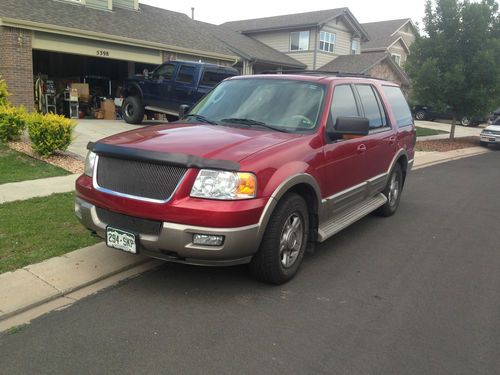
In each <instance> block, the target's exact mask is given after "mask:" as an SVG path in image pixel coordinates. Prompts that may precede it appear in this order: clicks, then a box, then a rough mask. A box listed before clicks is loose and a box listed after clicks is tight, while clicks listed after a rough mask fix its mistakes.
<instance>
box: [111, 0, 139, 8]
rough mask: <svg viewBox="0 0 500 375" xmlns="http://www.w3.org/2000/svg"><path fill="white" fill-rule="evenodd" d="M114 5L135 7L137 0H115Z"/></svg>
mask: <svg viewBox="0 0 500 375" xmlns="http://www.w3.org/2000/svg"><path fill="white" fill-rule="evenodd" d="M113 6H116V7H120V8H127V9H135V6H136V2H135V0H113Z"/></svg>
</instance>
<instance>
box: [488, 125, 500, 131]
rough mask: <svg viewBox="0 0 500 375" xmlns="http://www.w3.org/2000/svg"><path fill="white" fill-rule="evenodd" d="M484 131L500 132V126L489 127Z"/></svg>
mask: <svg viewBox="0 0 500 375" xmlns="http://www.w3.org/2000/svg"><path fill="white" fill-rule="evenodd" d="M484 130H492V131H497V132H500V125H489V126H487V127H486V128H484Z"/></svg>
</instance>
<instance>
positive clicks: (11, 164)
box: [0, 143, 70, 184]
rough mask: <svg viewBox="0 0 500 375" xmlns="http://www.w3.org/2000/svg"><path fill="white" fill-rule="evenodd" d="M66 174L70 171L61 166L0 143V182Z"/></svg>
mask: <svg viewBox="0 0 500 375" xmlns="http://www.w3.org/2000/svg"><path fill="white" fill-rule="evenodd" d="M68 174H70V172H68V171H66V170H64V169H62V168H59V167H56V166H54V165H51V164H48V163H45V162H43V161H41V160H37V159H33V158H31V157H29V156H28V155H25V154H22V153H20V152H17V151H14V150H12V149H10V148H9V147H7V146H6V145H5V144H2V143H0V184H5V183H7V182H17V181H25V180H35V179H37V178H45V177H55V176H65V175H68Z"/></svg>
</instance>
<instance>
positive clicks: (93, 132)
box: [68, 120, 164, 157]
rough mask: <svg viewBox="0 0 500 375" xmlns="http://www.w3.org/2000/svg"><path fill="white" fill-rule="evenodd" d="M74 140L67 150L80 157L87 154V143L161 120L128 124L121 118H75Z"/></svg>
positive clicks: (158, 122)
mask: <svg viewBox="0 0 500 375" xmlns="http://www.w3.org/2000/svg"><path fill="white" fill-rule="evenodd" d="M77 122H78V124H77V125H76V128H75V133H74V134H75V140H74V141H73V143H72V144H71V146H69V149H68V150H69V151H70V152H73V153H75V154H77V155H79V156H81V157H85V156H86V155H87V143H89V142H95V141H98V140H99V139H101V138H105V137H109V136H110V135H113V134H118V133H122V132H124V131H128V130H133V129H140V128H141V127H143V126H147V125H155V124H162V123H164V122H161V121H144V122H143V123H142V125H130V124H127V123H126V122H125V121H121V120H77Z"/></svg>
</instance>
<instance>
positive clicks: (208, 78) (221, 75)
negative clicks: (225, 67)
mask: <svg viewBox="0 0 500 375" xmlns="http://www.w3.org/2000/svg"><path fill="white" fill-rule="evenodd" d="M232 76H233V74H229V73H226V72H216V71H213V70H205V72H204V73H203V77H202V78H201V82H200V84H202V85H204V86H215V85H216V84H218V83H219V82H220V81H223V80H225V79H226V78H228V77H232Z"/></svg>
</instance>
